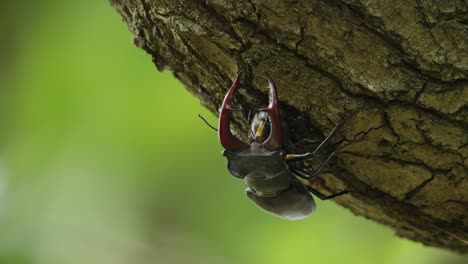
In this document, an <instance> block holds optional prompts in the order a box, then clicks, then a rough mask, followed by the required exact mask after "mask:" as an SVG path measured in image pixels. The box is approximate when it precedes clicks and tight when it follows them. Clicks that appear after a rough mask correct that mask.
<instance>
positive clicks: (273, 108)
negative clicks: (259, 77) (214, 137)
mask: <svg viewBox="0 0 468 264" xmlns="http://www.w3.org/2000/svg"><path fill="white" fill-rule="evenodd" d="M239 78H240V74H239V75H237V78H236V79H235V80H234V83H233V84H232V86H231V88H230V89H229V91H228V92H227V93H226V96H225V97H224V100H223V104H222V105H221V111H220V117H219V124H218V135H219V140H220V142H221V145H223V147H224V148H225V149H226V150H229V151H232V152H240V151H242V150H245V149H248V148H249V145H251V144H258V143H259V139H260V138H261V135H259V134H262V131H263V126H265V123H263V124H261V126H262V127H261V129H259V130H257V133H256V135H253V137H252V138H251V140H250V143H249V144H247V143H246V142H243V141H242V140H240V139H238V138H237V137H235V136H234V135H233V134H232V132H231V129H230V120H231V117H232V111H234V110H235V109H233V108H231V106H230V102H231V100H232V98H233V96H234V94H235V93H236V91H237V89H238V88H239ZM267 79H268V85H269V88H270V102H269V104H268V107H266V108H262V109H259V111H261V112H266V113H268V117H269V119H270V136H269V137H268V138H267V139H266V140H265V141H263V142H260V143H261V146H262V147H263V148H264V149H266V150H269V151H274V150H276V149H279V148H281V147H282V145H283V142H282V130H281V121H280V116H279V110H278V96H277V94H276V87H275V84H274V83H273V81H272V79H271V77H270V76H269V75H268V74H267Z"/></svg>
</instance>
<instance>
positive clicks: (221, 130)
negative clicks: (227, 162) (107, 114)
mask: <svg viewBox="0 0 468 264" xmlns="http://www.w3.org/2000/svg"><path fill="white" fill-rule="evenodd" d="M240 75H241V73H239V75H237V78H236V79H235V80H234V83H233V84H232V86H231V88H230V89H229V91H228V92H227V94H226V96H225V97H224V100H223V104H222V105H221V111H220V115H219V124H218V136H219V141H220V142H221V145H223V147H224V148H225V149H227V150H230V151H241V150H243V149H246V148H248V147H249V145H247V143H245V142H243V141H242V140H240V139H238V138H237V137H235V136H234V135H233V134H232V132H231V128H230V121H231V113H232V111H235V110H236V109H233V108H231V106H230V102H231V100H232V97H233V96H234V94H235V93H236V91H237V89H238V88H239V77H240Z"/></svg>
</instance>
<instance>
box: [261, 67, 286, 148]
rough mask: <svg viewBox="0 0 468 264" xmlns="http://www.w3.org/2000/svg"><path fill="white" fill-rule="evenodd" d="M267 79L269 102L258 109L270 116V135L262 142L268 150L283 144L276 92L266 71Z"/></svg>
mask: <svg viewBox="0 0 468 264" xmlns="http://www.w3.org/2000/svg"><path fill="white" fill-rule="evenodd" d="M266 75H267V79H268V86H269V87H270V103H269V105H268V107H267V108H263V109H260V111H265V112H267V113H268V115H269V116H270V123H271V131H270V136H269V137H268V139H267V140H265V142H263V144H262V145H263V147H264V148H265V149H268V150H276V149H278V148H281V147H282V146H283V140H282V138H283V136H282V132H283V131H282V128H281V120H280V115H279V110H278V96H277V94H276V87H275V84H274V83H273V80H272V79H271V77H270V75H268V73H266Z"/></svg>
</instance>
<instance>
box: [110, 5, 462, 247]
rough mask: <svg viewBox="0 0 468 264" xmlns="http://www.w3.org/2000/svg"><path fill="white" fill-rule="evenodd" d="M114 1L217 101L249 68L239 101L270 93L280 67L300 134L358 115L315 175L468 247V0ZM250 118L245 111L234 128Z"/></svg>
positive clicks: (382, 216) (354, 200)
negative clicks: (331, 161) (326, 164)
mask: <svg viewBox="0 0 468 264" xmlns="http://www.w3.org/2000/svg"><path fill="white" fill-rule="evenodd" d="M111 3H112V4H113V6H114V7H115V8H116V9H117V11H118V12H119V13H120V14H121V15H122V16H123V18H124V19H125V21H126V22H127V23H128V25H129V27H130V29H131V31H132V32H133V33H134V35H135V37H134V42H135V44H136V45H137V46H139V47H141V48H143V49H144V50H145V51H147V52H148V53H149V54H150V55H151V56H152V57H153V61H154V63H155V65H156V66H157V68H158V70H160V71H162V70H164V69H169V70H171V71H173V72H174V75H175V76H176V77H177V78H178V79H180V80H181V81H182V82H183V83H184V85H185V86H186V87H187V88H188V90H189V91H191V92H192V93H193V94H194V95H196V96H197V97H198V98H199V99H200V100H201V102H202V103H203V104H204V105H205V106H206V107H207V108H209V109H211V110H212V111H213V113H216V112H217V109H218V108H219V106H220V104H221V102H222V99H223V97H224V95H225V92H226V91H227V89H228V87H229V86H230V84H231V82H232V80H233V79H234V77H235V76H236V74H237V73H238V72H239V71H241V70H243V71H244V75H243V79H242V85H243V87H244V88H243V89H241V90H240V94H238V95H237V102H238V104H239V105H242V106H243V107H251V108H252V109H256V108H258V107H259V106H261V105H262V104H265V102H266V100H267V98H268V96H267V95H268V90H267V89H266V81H265V78H264V74H263V72H264V71H267V72H268V73H270V75H271V76H272V78H273V80H274V81H275V83H276V86H277V88H278V96H279V101H280V104H281V107H282V110H283V117H285V119H286V121H287V123H288V125H289V127H290V131H291V137H292V139H293V140H300V139H301V138H309V139H314V138H323V136H324V135H326V134H327V133H328V132H329V131H330V130H331V129H332V128H333V127H334V125H335V124H336V123H337V122H339V121H340V120H342V119H344V118H347V117H350V119H349V120H348V121H347V122H346V123H345V125H344V126H343V128H342V129H341V131H340V133H339V136H338V137H337V140H335V142H334V143H335V145H336V148H337V149H338V150H339V154H338V159H337V161H336V163H334V164H332V165H331V166H330V169H329V171H328V172H327V173H324V174H323V175H322V176H321V177H320V179H321V180H320V181H317V182H311V183H308V184H310V185H311V186H315V187H316V188H318V189H319V190H321V191H322V192H324V193H336V192H339V191H342V190H348V191H349V192H350V193H349V194H347V195H342V196H339V197H337V198H336V199H335V200H336V202H337V203H339V204H340V205H342V206H344V207H346V208H349V209H350V210H351V211H353V212H354V213H355V214H357V215H362V216H365V217H366V218H369V219H373V220H375V221H378V222H380V223H383V224H385V225H388V226H391V227H392V228H394V229H395V231H396V233H397V234H398V235H399V236H402V237H407V238H410V239H413V240H415V241H420V242H422V243H424V244H426V245H431V246H435V247H440V248H447V249H451V250H454V251H458V252H463V253H467V252H468V173H467V172H468V47H467V42H468V33H467V32H468V26H467V22H468V13H467V10H468V3H467V2H466V1H464V0H459V1H457V0H447V1H435V0H426V1H424V0H413V1H409V2H408V1H403V0H396V1H370V0H332V1H323V0H322V1H320V0H313V1H297V0H278V1H260V0H248V1H235V0H206V1H201V0H197V1H194V0H177V1H172V0H171V1H169V0H111ZM350 113H354V114H350ZM246 128H247V122H246V121H245V119H243V118H242V117H241V116H237V117H236V125H235V130H236V131H237V132H238V133H239V135H241V136H244V137H245V133H243V131H247V129H246ZM316 163H317V161H315V162H313V164H309V163H308V164H306V166H307V167H308V168H316V165H317V164H316Z"/></svg>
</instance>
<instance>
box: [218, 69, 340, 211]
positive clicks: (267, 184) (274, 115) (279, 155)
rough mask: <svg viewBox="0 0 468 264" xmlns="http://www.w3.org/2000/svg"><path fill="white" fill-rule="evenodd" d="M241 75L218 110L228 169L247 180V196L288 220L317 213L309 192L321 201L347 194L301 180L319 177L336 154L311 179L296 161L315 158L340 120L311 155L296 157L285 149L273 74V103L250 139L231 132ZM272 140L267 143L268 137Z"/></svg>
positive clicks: (259, 116)
mask: <svg viewBox="0 0 468 264" xmlns="http://www.w3.org/2000/svg"><path fill="white" fill-rule="evenodd" d="M240 75H241V74H239V75H238V76H237V78H236V79H235V80H234V83H233V84H232V86H231V88H230V89H229V90H228V92H227V94H226V96H225V97H224V100H223V103H222V105H221V109H220V116H219V123H218V136H219V140H220V142H221V145H222V146H223V147H224V148H225V150H224V151H223V156H225V157H226V158H227V160H228V166H227V167H228V170H229V172H230V173H231V174H232V175H234V176H235V177H238V178H242V179H244V181H245V183H246V185H247V189H246V194H247V196H248V197H249V198H250V199H251V200H252V201H253V202H254V203H255V204H257V205H258V206H259V207H260V208H262V209H264V210H265V211H267V212H269V213H271V214H273V215H275V216H278V217H281V218H285V219H289V220H297V219H302V218H305V217H307V216H308V215H310V214H311V213H312V212H313V211H314V210H315V202H314V199H313V198H312V196H311V194H310V193H309V192H312V193H314V194H315V195H316V196H317V197H319V198H320V199H330V198H333V197H336V196H338V195H341V194H344V193H346V192H345V191H343V192H339V193H336V194H332V195H330V196H324V195H322V194H321V193H319V192H318V191H316V190H313V189H312V188H310V187H309V188H308V187H306V186H305V185H304V184H302V183H301V182H300V181H299V180H298V178H297V177H300V178H303V179H306V180H311V179H313V178H315V177H316V176H317V175H319V174H320V172H321V171H322V169H323V168H324V167H325V165H326V164H327V163H328V162H329V161H330V160H331V158H332V157H333V156H334V155H335V152H332V154H330V155H329V156H328V158H327V159H326V160H325V161H324V162H323V163H322V164H321V165H320V166H319V168H318V169H317V170H316V171H315V172H314V173H313V174H312V175H309V174H307V173H305V172H303V171H302V170H300V169H298V168H297V167H295V166H293V164H294V163H295V162H298V161H305V160H310V159H312V158H313V157H314V156H315V154H317V153H318V152H319V151H321V150H322V149H323V148H324V147H325V146H326V145H327V144H328V143H329V141H330V139H331V137H332V136H333V135H334V134H335V133H336V131H337V130H338V128H339V127H340V125H341V124H342V122H339V123H338V124H337V125H336V126H335V127H334V129H333V130H332V131H331V132H330V134H329V135H328V136H327V137H326V138H325V139H324V140H323V141H322V142H321V143H320V144H318V147H317V148H316V149H315V151H313V152H307V153H304V154H292V153H287V152H286V151H285V147H286V146H285V142H284V139H283V125H282V120H281V118H280V111H279V109H278V98H277V93H276V87H275V84H274V83H273V81H272V79H271V77H270V75H268V74H266V75H267V79H268V85H269V89H270V92H269V105H268V107H266V108H262V109H259V112H258V113H257V114H255V116H254V118H253V120H252V124H251V135H250V136H249V141H248V143H246V142H244V141H242V140H240V139H239V138H237V137H236V136H234V135H233V134H232V132H231V130H230V121H231V118H232V112H233V111H235V110H236V109H233V108H232V107H231V105H230V103H231V101H232V98H233V96H234V94H235V93H236V91H237V90H238V88H239V84H240V81H239V79H240ZM268 132H269V136H268V137H267V138H266V139H265V140H263V138H264V134H266V133H268Z"/></svg>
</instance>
